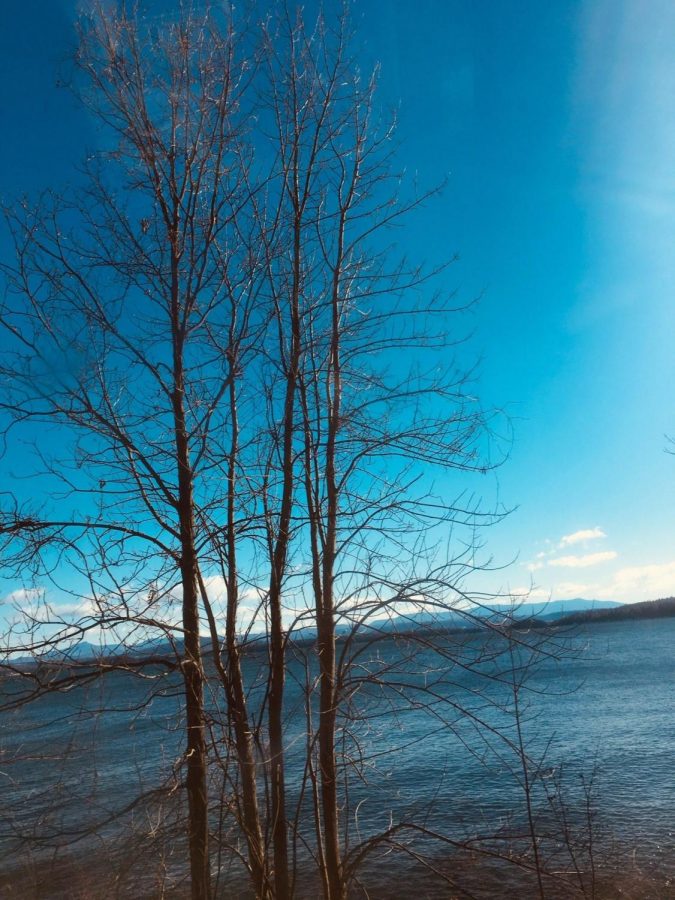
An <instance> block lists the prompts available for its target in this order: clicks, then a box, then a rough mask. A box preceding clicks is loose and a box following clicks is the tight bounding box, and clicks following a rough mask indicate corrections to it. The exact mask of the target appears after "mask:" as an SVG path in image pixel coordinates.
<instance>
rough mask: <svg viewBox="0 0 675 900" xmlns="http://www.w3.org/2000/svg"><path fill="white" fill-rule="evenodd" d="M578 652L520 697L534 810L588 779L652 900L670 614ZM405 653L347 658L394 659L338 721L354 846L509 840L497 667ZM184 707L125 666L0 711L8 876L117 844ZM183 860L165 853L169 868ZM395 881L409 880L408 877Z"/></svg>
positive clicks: (626, 625) (658, 860)
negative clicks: (392, 684)
mask: <svg viewBox="0 0 675 900" xmlns="http://www.w3.org/2000/svg"><path fill="white" fill-rule="evenodd" d="M479 640H480V639H479V638H470V639H467V638H466V637H461V638H448V639H447V646H448V649H449V650H450V651H451V653H452V655H453V656H455V657H458V658H460V659H462V658H466V659H469V658H470V657H471V654H472V653H474V652H475V649H476V642H477V641H479ZM574 644H575V648H576V650H575V653H574V654H573V655H571V656H568V655H563V658H560V659H556V658H553V657H547V656H544V657H542V658H541V659H540V662H539V665H538V666H537V668H536V669H535V670H534V671H533V672H532V673H530V676H529V680H528V682H527V688H526V689H525V688H524V689H523V690H522V691H521V692H520V693H519V695H518V696H519V701H520V703H521V704H522V711H523V716H522V727H523V733H524V738H525V742H526V744H527V746H528V750H529V752H530V755H531V757H532V758H533V759H535V760H536V761H538V762H539V765H538V766H537V765H534V766H533V767H532V770H531V772H530V777H531V780H532V783H533V803H534V805H535V806H537V808H538V810H539V813H541V814H542V816H543V818H542V820H541V821H542V823H543V825H542V827H545V825H546V821H545V819H546V816H545V813H546V811H545V809H544V807H545V806H546V796H547V793H548V794H549V795H550V794H551V793H552V791H553V786H554V785H555V784H558V783H560V784H561V785H562V790H563V792H564V795H565V796H566V797H567V798H568V807H569V815H570V817H571V819H574V818H575V817H577V818H578V817H579V816H580V815H581V817H582V819H583V815H582V814H583V811H584V799H585V797H586V794H585V792H584V787H583V786H584V785H588V783H589V779H590V776H591V774H592V773H593V772H594V773H595V774H594V777H593V789H592V799H591V806H592V809H593V811H594V816H596V817H597V818H596V822H595V827H596V828H597V840H598V846H602V848H603V852H604V850H605V849H606V848H609V847H610V846H611V845H612V844H614V845H615V846H616V847H618V848H619V850H620V853H622V854H624V856H625V854H626V853H627V854H629V855H630V854H632V853H633V851H634V852H635V856H634V860H639V864H640V865H642V866H649V867H650V868H653V869H654V870H658V871H659V872H662V873H664V874H663V880H662V882H661V883H662V885H664V887H663V889H662V890H663V893H660V894H657V895H655V896H663V897H665V896H667V893H666V891H667V890H669V888H667V879H668V877H670V875H672V866H671V864H670V860H672V859H674V858H675V836H674V831H675V828H674V826H675V778H674V777H673V774H674V773H673V769H674V759H675V756H674V753H673V748H675V702H674V701H675V678H674V676H675V658H674V653H673V650H674V648H675V619H660V620H652V621H639V622H622V623H614V624H596V625H593V626H588V627H586V628H585V629H583V630H581V631H579V632H577V633H576V636H575V637H574ZM401 652H402V651H401V645H400V644H399V643H397V642H396V641H395V640H393V639H389V640H387V641H383V642H381V643H380V644H379V645H378V646H377V648H376V650H372V649H371V650H369V651H367V652H365V651H364V653H363V659H362V660H360V662H361V663H362V668H361V669H359V670H358V671H359V673H363V672H365V670H366V669H368V670H369V671H370V672H371V673H372V672H374V671H377V670H378V669H379V670H380V671H383V670H384V669H385V668H387V669H389V668H390V667H391V666H392V665H393V664H397V666H396V667H397V675H396V678H397V680H398V683H399V685H400V688H398V689H397V690H394V689H392V688H381V687H377V688H374V687H373V686H372V685H371V684H362V685H361V686H360V691H359V692H358V693H357V694H356V695H355V697H358V698H359V699H358V702H356V701H355V711H356V716H355V719H354V721H352V722H351V723H350V724H349V729H350V730H351V732H353V734H354V738H353V740H352V739H351V738H346V739H345V741H346V742H345V748H346V750H347V752H351V749H353V747H354V746H355V744H354V741H355V740H358V741H359V744H360V748H361V749H360V752H361V754H362V755H361V765H362V766H363V767H365V772H366V775H367V778H366V780H365V781H359V782H357V783H355V784H354V785H353V786H352V788H351V790H350V796H349V809H350V821H351V823H352V840H356V839H357V838H358V837H359V836H361V837H363V836H366V835H369V834H373V833H376V832H377V831H379V830H381V829H383V828H386V827H387V825H388V823H389V822H390V821H399V820H412V819H414V820H415V821H418V822H419V821H421V820H423V821H424V823H425V826H426V827H427V828H428V829H429V830H431V831H436V832H439V833H442V834H445V835H450V836H456V837H460V836H467V835H469V836H475V835H478V834H487V833H488V832H490V833H493V832H494V830H495V829H496V828H503V829H505V830H506V831H509V833H513V832H514V831H518V830H519V829H521V830H522V823H523V822H524V817H525V805H524V799H523V791H522V789H521V788H520V787H519V786H518V779H519V778H520V779H521V781H522V770H520V769H519V766H518V759H517V755H515V754H514V753H513V750H512V749H510V748H509V746H508V743H507V742H505V741H503V740H502V739H501V738H500V737H499V736H498V735H497V734H495V733H493V732H491V731H490V728H493V727H494V728H496V729H499V730H501V731H502V732H503V733H505V734H506V736H507V738H508V739H509V740H511V741H513V740H514V739H515V732H514V730H513V723H512V719H510V718H509V714H508V709H507V708H508V707H509V706H512V701H513V695H512V692H511V693H510V692H509V690H508V689H507V687H505V685H504V684H503V683H501V682H499V681H492V680H490V679H489V678H488V679H487V680H486V679H485V677H484V676H485V675H486V674H490V672H492V673H493V674H494V672H496V671H497V670H501V669H502V668H503V658H497V659H493V660H491V661H486V662H485V663H484V665H483V676H481V677H479V676H478V675H477V674H476V673H475V672H473V671H466V670H465V669H463V668H462V666H461V665H460V666H457V665H456V666H454V667H448V665H447V662H446V661H443V660H439V658H438V656H437V655H435V654H433V653H432V652H430V651H425V650H424V649H423V648H420V647H418V648H416V649H415V652H414V655H413V656H412V658H411V659H409V660H408V661H406V662H405V663H401V664H398V663H399V660H398V658H397V657H398V656H400V654H401ZM260 663H261V659H260V658H253V659H251V660H250V661H249V663H248V670H247V675H248V677H249V680H251V681H253V680H254V678H255V671H254V670H255V668H256V666H258V665H260ZM300 671H301V670H300V667H299V665H297V664H292V665H291V666H290V670H289V678H288V688H287V712H288V717H289V730H288V735H289V781H288V787H289V796H290V798H291V800H293V798H294V797H296V796H297V792H298V791H299V778H298V777H297V776H296V775H295V773H294V760H301V759H302V752H304V745H305V741H304V734H305V726H304V719H303V716H302V715H301V714H300V710H301V708H302V691H301V688H300V686H299V683H298V682H299V680H300V679H299V677H296V676H299V673H300ZM10 681H11V680H10ZM160 686H161V690H157V688H159V687H160ZM423 687H426V688H427V690H428V689H431V690H432V693H431V695H429V694H428V693H424V692H423V691H422V688H423ZM2 689H3V691H4V692H5V694H7V693H8V692H11V691H12V690H13V689H14V687H13V685H12V684H11V683H10V682H7V681H6V682H5V683H4V685H3V687H2ZM430 697H431V705H430ZM150 698H151V700H150ZM422 700H424V705H425V707H426V708H425V709H422V708H421V707H422ZM180 702H181V692H180V688H179V685H174V686H169V687H168V689H167V686H166V683H165V682H164V681H162V682H159V681H158V682H154V681H143V680H139V679H135V678H131V677H129V676H127V675H125V674H121V673H120V674H115V675H113V676H110V677H108V678H106V680H105V683H103V682H99V683H97V684H94V685H93V686H90V687H89V688H88V689H86V690H85V689H82V688H77V689H73V690H71V691H69V692H67V693H62V694H54V695H51V696H49V697H48V698H44V699H42V700H39V701H37V702H35V703H33V704H31V705H29V706H26V707H23V708H21V709H20V710H18V711H16V712H15V713H11V714H5V716H4V718H3V721H2V724H1V730H0V752H1V753H2V756H1V757H0V778H2V779H3V782H4V784H3V813H2V832H1V833H0V842H1V846H2V848H3V856H2V859H1V861H0V875H1V873H2V871H4V872H5V873H9V872H10V870H12V871H15V870H16V867H17V865H18V862H17V861H18V860H19V858H20V853H22V854H23V853H25V852H26V849H27V848H28V847H29V848H30V852H31V854H32V859H33V860H34V861H36V862H37V863H40V864H41V863H42V861H43V860H45V859H46V858H47V857H50V858H53V855H54V848H55V847H57V848H58V850H57V857H58V855H64V854H65V855H72V854H77V853H78V852H86V853H87V854H89V855H91V848H92V846H94V843H96V842H98V845H100V846H103V844H102V843H101V838H104V839H105V846H109V845H112V844H114V842H115V841H117V840H118V838H119V837H120V824H119V821H117V820H115V819H113V818H111V816H112V815H113V814H114V813H116V812H118V811H119V810H120V809H122V808H123V807H124V806H125V804H127V803H128V802H130V801H132V800H133V799H134V797H135V796H136V794H137V793H138V791H139V789H145V788H151V787H153V786H154V785H155V784H157V782H158V774H159V773H160V772H161V773H163V776H164V777H165V778H168V779H169V782H170V780H171V773H172V770H173V767H174V765H175V763H176V762H177V761H178V760H179V758H180V752H181V746H182V734H181V731H180V722H179V714H178V710H179V708H180ZM453 703H458V704H459V705H461V706H462V707H463V711H462V712H460V711H458V710H456V709H455V707H454V706H453ZM467 711H468V712H469V713H470V716H467V714H466V713H467ZM215 712H216V709H215V706H214V714H215ZM471 716H473V717H475V720H480V722H481V724H480V725H478V724H476V721H475V720H473V719H472V718H471ZM509 722H510V723H511V724H509ZM350 748H351V749H350ZM544 754H545V755H544ZM152 814H153V813H152V807H151V806H148V808H147V809H144V810H143V811H142V812H141V811H140V810H139V809H136V810H133V811H130V812H129V813H128V814H126V815H125V816H123V821H124V829H125V832H126V834H127V835H128V834H130V833H133V829H134V828H137V829H139V832H140V831H143V833H145V834H147V831H148V817H149V816H151V815H152ZM87 822H96V823H98V824H97V828H96V832H97V835H96V836H91V835H90V836H88V837H87V838H86V839H85V841H83V842H79V843H78V842H77V841H76V840H75V839H76V838H77V837H78V831H79V829H80V828H81V827H82V825H83V824H86V823H87ZM64 832H65V833H66V838H65V839H64ZM17 835H18V836H20V839H21V840H20V842H19V843H17ZM19 846H20V847H21V851H19ZM415 846H416V848H417V849H418V850H419V849H420V848H421V849H422V850H423V851H425V852H428V853H429V854H430V855H433V854H441V855H442V853H444V852H445V853H447V852H448V849H447V847H446V849H445V850H444V851H443V850H439V849H438V848H437V847H432V846H431V844H430V843H425V839H424V838H418V839H417V843H416V844H415ZM83 848H84V849H83ZM439 858H440V857H439ZM178 865H179V863H178V862H176V861H173V860H171V859H169V860H168V861H167V870H168V871H170V870H171V867H172V866H174V868H175V867H176V866H178ZM379 865H382V863H381V861H380V863H379ZM636 865H637V863H636ZM669 870H670V875H669ZM397 877H399V878H401V877H403V878H404V877H405V875H404V872H403V871H402V872H401V874H400V875H399V876H397ZM10 880H11V879H10ZM7 883H9V882H6V884H7ZM1 886H2V881H1V880H0V887H1ZM391 890H392V891H393V888H392V889H391ZM132 895H133V894H132V893H129V894H124V896H132ZM394 895H395V892H393V893H386V894H380V895H379V896H392V897H393V896H394ZM478 895H479V896H480V893H479V894H478ZM502 895H503V896H507V894H506V893H504V894H502ZM8 896H17V897H18V896H19V894H18V893H14V894H11V893H10V894H8ZM45 896H47V895H46V894H45ZM64 896H66V894H64ZM110 896H114V894H112V893H111V894H110ZM227 896H230V895H229V894H227ZM308 896H309V895H308ZM375 896H377V895H375ZM396 896H399V894H396ZM400 896H401V897H403V896H406V894H405V892H403V893H401V894H400ZM428 896H432V895H431V894H428ZM438 896H445V894H443V893H441V894H438ZM484 896H494V894H492V893H489V892H488V893H487V894H484ZM514 896H516V894H514ZM645 896H646V895H645Z"/></svg>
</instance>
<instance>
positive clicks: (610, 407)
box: [0, 0, 675, 601]
mask: <svg viewBox="0 0 675 900" xmlns="http://www.w3.org/2000/svg"><path fill="white" fill-rule="evenodd" d="M76 5H77V4H76V3H75V2H74V0H20V2H19V0H3V3H2V12H1V13H0V15H1V21H0V26H1V27H0V72H1V77H0V85H1V88H0V90H1V96H0V101H1V112H2V122H3V139H2V141H1V142H0V194H2V197H3V199H5V200H7V199H9V198H11V196H13V195H15V194H17V193H19V192H21V191H26V190H27V191H32V190H36V189H39V188H41V187H45V186H56V187H61V186H63V185H64V183H67V181H68V179H69V178H72V177H73V174H72V173H73V167H74V165H75V164H76V163H77V161H78V160H79V159H80V158H81V157H82V155H83V154H84V152H85V149H86V148H87V147H90V146H92V144H94V143H95V140H96V138H95V134H94V131H93V129H92V126H91V123H90V121H89V120H88V117H87V114H86V113H84V112H83V111H82V110H79V109H78V108H77V106H76V105H75V103H74V101H73V100H72V98H71V97H70V95H69V94H68V93H67V92H65V91H59V90H57V89H56V87H55V82H56V78H57V73H58V69H59V64H60V63H61V62H62V60H63V59H65V58H67V56H68V53H69V48H72V45H73V41H74V33H73V23H74V19H75V15H76ZM259 6H260V10H261V12H262V11H264V9H265V4H263V3H260V4H259ZM353 6H354V22H355V25H356V28H357V32H358V41H357V47H358V48H359V54H360V56H361V57H362V59H363V65H364V67H368V66H369V65H371V64H372V63H373V61H375V60H377V61H379V62H380V63H381V78H380V100H381V102H382V104H383V105H384V106H385V107H398V109H399V123H400V126H399V138H400V140H401V143H402V151H401V152H402V157H401V158H402V159H405V162H406V165H407V168H408V171H409V172H410V173H417V175H418V177H419V180H420V182H421V183H422V184H425V185H430V184H433V183H436V182H438V181H440V180H442V179H443V178H444V177H445V176H446V175H447V176H449V182H448V187H447V189H446V190H445V192H444V193H443V195H442V197H441V198H439V199H437V200H435V201H434V202H433V203H432V204H431V205H430V206H429V207H428V208H427V209H426V210H425V212H424V214H423V215H420V216H418V217H417V218H416V219H415V222H414V228H412V230H411V231H409V232H408V233H407V234H406V236H405V240H406V251H407V252H408V253H409V254H411V255H413V256H417V257H418V258H419V257H421V258H425V259H428V260H429V261H430V262H433V261H435V260H437V259H439V258H441V257H447V256H448V255H451V254H453V253H455V252H458V253H459V255H460V261H459V262H458V263H457V265H456V266H455V267H454V269H453V270H451V272H450V274H449V276H448V277H449V279H450V281H451V283H449V287H457V288H459V290H460V296H462V297H464V298H467V299H468V298H469V297H471V296H473V295H476V294H482V295H483V300H482V302H481V304H480V307H479V309H478V311H477V313H476V316H475V319H474V326H475V337H474V339H473V344H472V349H473V351H474V352H475V354H476V355H480V356H481V357H482V358H483V363H482V366H481V376H480V391H481V394H482V396H483V398H484V400H485V402H486V403H488V404H489V403H492V404H497V405H500V406H503V407H505V408H506V409H507V410H508V411H509V413H510V414H511V415H512V416H513V417H514V429H515V441H514V444H513V448H512V451H511V458H510V461H509V462H508V463H507V464H506V465H505V466H504V467H503V468H501V470H500V471H499V474H498V476H497V477H495V478H492V477H490V478H489V479H488V480H487V481H485V482H484V484H483V486H482V488H483V490H484V493H485V496H486V498H487V500H488V502H490V501H491V500H493V499H494V498H495V495H496V491H497V490H498V491H499V498H500V500H501V501H502V502H503V503H504V504H505V505H507V506H510V507H517V508H516V510H515V511H514V513H513V514H512V515H511V516H510V517H508V519H507V520H506V521H505V522H504V523H503V524H501V525H499V526H498V527H497V528H495V529H493V530H492V532H491V533H490V534H489V535H488V536H487V539H488V549H489V551H490V552H491V553H492V554H493V555H494V557H495V558H496V560H497V561H500V562H504V563H506V562H508V561H509V560H512V559H515V560H516V561H515V562H514V563H513V565H511V566H510V567H509V568H507V569H505V570H503V571H501V572H500V573H498V574H496V575H494V576H493V577H491V578H489V579H488V578H487V577H486V580H485V582H484V584H485V587H488V588H496V587H502V588H510V589H512V590H520V589H523V588H525V587H527V586H529V585H530V584H531V583H533V584H534V586H535V589H534V594H535V596H548V595H549V593H550V594H552V595H553V597H554V598H564V597H574V596H585V597H598V598H614V599H618V600H625V601H631V600H641V599H649V598H652V597H657V596H663V595H665V594H674V593H675V541H674V540H673V534H674V530H673V511H674V510H675V457H672V456H668V455H667V454H666V452H665V448H666V446H667V440H666V437H665V436H666V434H670V435H673V436H675V389H674V388H675V352H674V350H673V339H674V336H675V327H674V326H675V296H674V291H675V252H674V250H675V240H674V239H675V54H674V53H673V50H672V47H673V43H672V41H673V35H674V34H675V4H673V3H672V0H585V2H578V0H547V2H545V3H542V2H541V0H512V2H494V0H415V2H413V0H389V2H386V3H385V2H382V0H355V3H354V4H353ZM329 7H330V4H329ZM1 250H2V252H3V253H6V252H7V246H6V244H3V245H2V248H1ZM449 489H450V488H449Z"/></svg>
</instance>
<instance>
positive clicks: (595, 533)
mask: <svg viewBox="0 0 675 900" xmlns="http://www.w3.org/2000/svg"><path fill="white" fill-rule="evenodd" d="M605 537H607V535H606V534H605V532H604V531H603V530H602V528H598V526H597V525H596V527H595V528H583V529H581V531H575V532H573V533H572V534H566V535H564V536H563V537H562V538H561V540H560V546H561V547H569V546H571V545H572V544H580V543H582V542H583V541H595V540H597V539H598V538H605Z"/></svg>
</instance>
